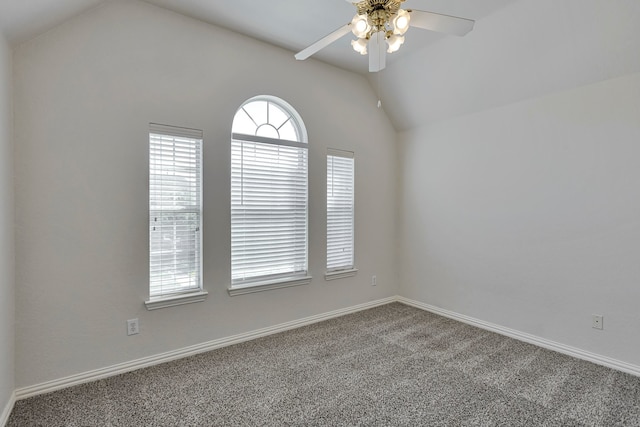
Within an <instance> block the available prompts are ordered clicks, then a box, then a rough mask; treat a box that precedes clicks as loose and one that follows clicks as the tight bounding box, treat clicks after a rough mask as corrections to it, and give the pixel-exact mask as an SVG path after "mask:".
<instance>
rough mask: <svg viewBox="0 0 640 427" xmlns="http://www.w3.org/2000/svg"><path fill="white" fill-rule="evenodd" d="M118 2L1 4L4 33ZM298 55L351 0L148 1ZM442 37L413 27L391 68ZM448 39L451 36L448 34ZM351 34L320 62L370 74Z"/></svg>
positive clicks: (445, 3) (468, 0)
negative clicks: (395, 62)
mask: <svg viewBox="0 0 640 427" xmlns="http://www.w3.org/2000/svg"><path fill="white" fill-rule="evenodd" d="M107 1H115V0H0V29H2V31H3V33H4V34H5V36H6V37H7V38H8V39H9V41H10V42H11V43H12V44H14V45H17V44H19V43H21V42H24V41H26V40H28V39H30V38H33V37H35V36H37V35H39V34H41V33H43V32H45V31H47V30H49V29H51V28H53V27H55V26H56V25H59V24H60V23H62V22H64V21H65V20H67V19H69V18H70V17H72V16H74V15H77V14H79V13H81V12H83V11H85V10H86V9H89V8H91V7H94V6H96V5H98V4H100V3H102V2H107ZM144 1H146V2H147V3H151V4H155V5H157V6H161V7H163V8H166V9H169V10H173V11H175V12H178V13H181V14H183V15H186V16H190V17H193V18H196V19H199V20H202V21H205V22H209V23H211V24H215V25H217V26H221V27H224V28H228V29H232V30H234V31H237V32H239V33H242V34H245V35H247V36H250V37H253V38H256V39H259V40H263V41H265V42H267V43H271V44H274V45H276V46H280V47H283V48H285V49H288V50H290V51H292V52H297V51H300V50H302V49H303V48H305V47H306V46H308V45H310V44H311V43H313V42H315V41H316V40H318V39H320V38H322V37H324V36H325V35H327V34H328V33H330V32H331V31H333V30H335V29H337V28H338V27H340V26H342V25H344V24H346V23H348V22H349V21H350V20H351V18H352V17H353V15H354V13H355V8H354V6H353V5H351V4H349V3H348V2H347V1H345V0H270V1H258V0H229V1H221V0H144ZM513 1H514V0H456V1H451V0H407V1H406V3H405V4H404V6H403V7H405V8H413V9H418V10H428V11H432V12H438V13H443V14H447V15H453V16H461V17H464V18H470V19H475V20H480V19H482V18H483V17H485V16H487V15H489V14H491V13H492V12H494V11H496V10H497V9H499V8H501V7H503V6H505V5H506V4H508V3H511V2H513ZM442 37H445V36H442V35H440V34H437V33H433V32H430V31H425V30H420V29H415V28H414V29H412V30H410V32H409V33H407V37H406V40H407V41H406V43H405V45H404V46H403V47H402V48H401V49H400V51H399V52H397V53H394V54H393V55H390V56H389V57H388V65H389V66H391V65H392V64H393V63H394V61H396V60H398V59H400V58H402V57H404V56H407V55H409V54H411V53H412V52H414V51H416V50H419V49H420V48H422V47H425V46H428V45H430V44H432V43H434V42H435V41H437V40H440V39H441V38H442ZM447 37H448V36H447ZM352 38H353V37H350V35H348V36H345V37H343V38H342V39H341V40H339V41H337V42H335V43H334V44H333V45H331V46H329V47H328V48H326V49H324V50H323V51H321V52H320V53H318V54H317V55H316V56H315V58H316V59H318V60H321V61H324V62H327V63H329V64H333V65H335V66H338V67H341V68H344V69H347V70H351V71H354V72H357V73H361V74H367V68H368V65H367V64H368V63H367V57H366V56H361V55H358V54H357V53H356V52H354V51H353V50H352V49H351V46H350V41H351V39H352Z"/></svg>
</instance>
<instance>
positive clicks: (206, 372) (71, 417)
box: [8, 303, 640, 427]
mask: <svg viewBox="0 0 640 427" xmlns="http://www.w3.org/2000/svg"><path fill="white" fill-rule="evenodd" d="M8 426H10V427H14V426H47V427H55V426H606V427H610V426H640V378H638V377H634V376H631V375H627V374H624V373H621V372H617V371H614V370H611V369H608V368H604V367H601V366H597V365H594V364H591V363H588V362H584V361H581V360H577V359H573V358H571V357H567V356H564V355H561V354H558V353H555V352H552V351H548V350H544V349H541V348H538V347H535V346H533V345H529V344H526V343H522V342H520V341H516V340H513V339H510V338H506V337H503V336H500V335H497V334H494V333H491V332H488V331H484V330H481V329H477V328H474V327H471V326H468V325H465V324H462V323H459V322H456V321H453V320H450V319H447V318H443V317H440V316H436V315H434V314H431V313H427V312H424V311H422V310H418V309H415V308H412V307H408V306H405V305H402V304H399V303H394V304H389V305H385V306H382V307H378V308H374V309H370V310H366V311H362V312H359V313H355V314H351V315H348V316H344V317H341V318H338V319H333V320H328V321H325V322H322V323H317V324H314V325H310V326H306V327H302V328H299V329H296V330H293V331H288V332H284V333H280V334H277V335H272V336H269V337H265V338H261V339H257V340H254V341H251V342H246V343H243V344H238V345H234V346H230V347H226V348H222V349H218V350H215V351H211V352H208V353H204V354H200V355H197V356H193V357H189V358H186V359H182V360H179V361H175V362H170V363H165V364H162V365H158V366H155V367H151V368H146V369H141V370H138V371H135V372H131V373H128V374H123V375H119V376H116V377H112V378H108V379H105V380H100V381H97V382H93V383H90V384H85V385H80V386H76V387H72V388H68V389H65V390H61V391H57V392H53V393H49V394H46V395H41V396H36V397H33V398H29V399H25V400H21V401H18V402H16V405H15V408H14V410H13V413H12V414H11V417H10V419H9V423H8Z"/></svg>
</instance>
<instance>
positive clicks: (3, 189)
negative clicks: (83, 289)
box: [0, 33, 15, 418]
mask: <svg viewBox="0 0 640 427" xmlns="http://www.w3.org/2000/svg"><path fill="white" fill-rule="evenodd" d="M12 55H13V54H12V51H11V48H10V47H9V44H8V43H7V41H6V40H5V38H4V36H3V35H2V33H0V418H1V414H2V412H3V411H4V409H5V407H6V405H7V403H8V402H9V400H10V397H11V395H12V393H13V388H14V351H15V339H14V333H15V325H14V323H15V317H14V301H15V298H14V247H15V246H14V232H13V218H14V198H13V143H12V122H13V119H12V109H11V73H12V70H11V67H12Z"/></svg>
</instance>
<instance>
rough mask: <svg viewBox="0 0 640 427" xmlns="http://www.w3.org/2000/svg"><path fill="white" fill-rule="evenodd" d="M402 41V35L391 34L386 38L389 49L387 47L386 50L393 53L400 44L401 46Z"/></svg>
mask: <svg viewBox="0 0 640 427" xmlns="http://www.w3.org/2000/svg"><path fill="white" fill-rule="evenodd" d="M402 43H404V37H403V36H399V35H397V34H393V35H392V36H391V37H389V38H388V39H387V44H388V45H389V49H387V52H389V53H393V52H395V51H397V50H398V49H400V46H402Z"/></svg>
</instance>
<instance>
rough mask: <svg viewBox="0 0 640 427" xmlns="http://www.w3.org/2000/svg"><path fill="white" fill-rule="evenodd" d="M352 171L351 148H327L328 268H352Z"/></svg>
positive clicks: (332, 270)
mask: <svg viewBox="0 0 640 427" xmlns="http://www.w3.org/2000/svg"><path fill="white" fill-rule="evenodd" d="M354 172H355V162H354V156H353V153H352V152H348V151H340V150H332V149H330V150H328V152H327V272H328V273H331V272H337V271H344V270H353V269H354Z"/></svg>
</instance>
